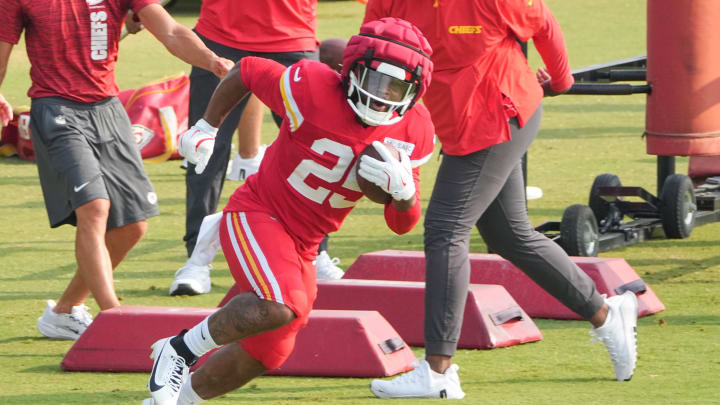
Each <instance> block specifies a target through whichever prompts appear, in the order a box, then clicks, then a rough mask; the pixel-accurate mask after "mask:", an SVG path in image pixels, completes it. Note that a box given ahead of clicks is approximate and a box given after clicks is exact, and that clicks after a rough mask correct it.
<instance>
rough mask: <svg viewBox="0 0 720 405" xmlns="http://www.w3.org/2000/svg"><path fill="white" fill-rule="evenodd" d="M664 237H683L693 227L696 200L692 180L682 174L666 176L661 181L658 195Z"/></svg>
mask: <svg viewBox="0 0 720 405" xmlns="http://www.w3.org/2000/svg"><path fill="white" fill-rule="evenodd" d="M660 202H661V208H660V216H661V218H662V225H663V229H664V230H665V237H667V238H669V239H685V238H687V237H688V236H690V233H691V232H692V230H693V228H694V227H695V213H696V212H697V201H696V200H695V189H694V188H693V184H692V181H691V180H690V178H689V177H688V176H686V175H684V174H673V175H670V176H668V177H667V178H666V179H665V183H663V188H662V196H661V197H660Z"/></svg>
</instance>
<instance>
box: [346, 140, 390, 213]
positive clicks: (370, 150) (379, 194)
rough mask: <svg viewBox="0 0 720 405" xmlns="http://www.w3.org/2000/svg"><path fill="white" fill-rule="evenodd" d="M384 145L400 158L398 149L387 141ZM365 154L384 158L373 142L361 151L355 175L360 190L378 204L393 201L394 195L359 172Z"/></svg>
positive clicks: (375, 157) (378, 158)
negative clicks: (361, 159)
mask: <svg viewBox="0 0 720 405" xmlns="http://www.w3.org/2000/svg"><path fill="white" fill-rule="evenodd" d="M384 145H385V147H386V148H387V149H388V150H389V151H390V153H391V154H392V155H393V157H394V158H395V159H398V160H400V153H399V152H398V151H397V149H395V148H394V147H393V146H392V145H388V144H386V143H385V144H384ZM364 155H368V156H370V157H371V158H373V159H377V160H383V159H382V158H381V157H380V154H379V153H378V151H377V149H375V147H374V146H372V144H370V145H368V146H366V147H365V149H363V151H362V152H360V155H359V156H358V164H357V165H356V166H355V177H356V178H357V183H358V186H360V191H362V193H363V194H364V195H365V197H367V198H368V199H369V200H370V201H372V202H376V203H378V204H387V203H389V202H390V201H392V196H391V195H390V194H388V193H386V192H385V190H383V189H382V188H380V187H378V186H376V185H375V183H373V182H371V181H369V180H366V179H365V178H364V177H362V176H361V175H360V174H359V173H358V169H359V168H360V163H359V162H360V158H361V157H362V156H364Z"/></svg>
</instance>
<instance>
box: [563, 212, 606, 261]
mask: <svg viewBox="0 0 720 405" xmlns="http://www.w3.org/2000/svg"><path fill="white" fill-rule="evenodd" d="M560 238H561V239H562V246H563V248H564V249H565V251H566V252H567V254H569V255H570V256H587V257H594V256H597V254H598V251H599V248H600V232H599V231H598V223H597V219H596V218H595V214H593V212H592V210H591V209H590V207H588V206H587V205H582V204H575V205H571V206H569V207H567V208H566V209H565V212H563V216H562V221H561V222H560Z"/></svg>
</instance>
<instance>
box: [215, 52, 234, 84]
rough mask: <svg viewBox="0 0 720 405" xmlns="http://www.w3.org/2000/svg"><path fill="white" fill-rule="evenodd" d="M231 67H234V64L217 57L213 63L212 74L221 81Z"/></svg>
mask: <svg viewBox="0 0 720 405" xmlns="http://www.w3.org/2000/svg"><path fill="white" fill-rule="evenodd" d="M233 66H235V62H233V61H231V60H230V59H225V58H220V57H217V58H215V60H214V61H213V64H212V72H213V73H214V74H215V76H217V77H219V78H221V79H222V78H223V77H225V75H226V74H227V73H228V72H229V71H230V69H232V68H233Z"/></svg>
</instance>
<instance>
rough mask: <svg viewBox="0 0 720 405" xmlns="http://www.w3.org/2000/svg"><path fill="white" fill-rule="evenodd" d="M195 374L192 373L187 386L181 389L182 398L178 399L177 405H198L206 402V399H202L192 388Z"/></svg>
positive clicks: (186, 381) (186, 382) (184, 385)
mask: <svg viewBox="0 0 720 405" xmlns="http://www.w3.org/2000/svg"><path fill="white" fill-rule="evenodd" d="M193 374H195V373H190V375H189V376H188V378H187V380H185V384H183V386H182V388H180V396H179V397H178V401H177V405H197V404H201V403H203V402H205V400H204V399H202V398H200V395H198V394H197V393H196V392H195V390H194V389H193V387H192V376H193Z"/></svg>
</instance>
